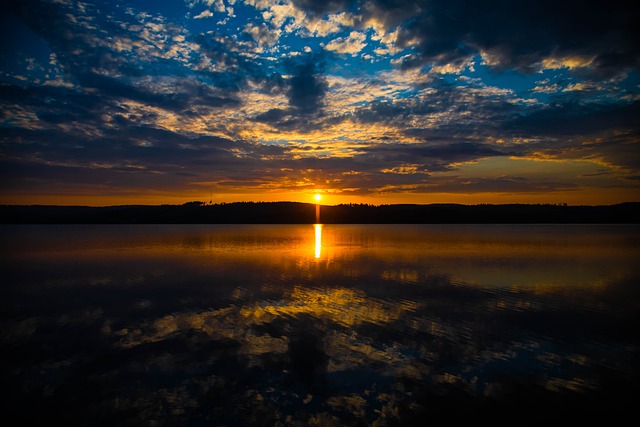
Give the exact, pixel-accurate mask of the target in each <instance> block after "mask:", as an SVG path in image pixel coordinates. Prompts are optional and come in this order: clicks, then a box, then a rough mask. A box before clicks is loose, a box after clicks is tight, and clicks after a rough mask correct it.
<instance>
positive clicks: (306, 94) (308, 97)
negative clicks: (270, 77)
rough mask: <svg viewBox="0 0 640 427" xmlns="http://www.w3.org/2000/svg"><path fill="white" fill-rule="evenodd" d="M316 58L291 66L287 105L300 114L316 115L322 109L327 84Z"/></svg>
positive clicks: (310, 57) (312, 57) (306, 59)
mask: <svg viewBox="0 0 640 427" xmlns="http://www.w3.org/2000/svg"><path fill="white" fill-rule="evenodd" d="M319 64H321V63H320V62H318V58H317V57H316V56H309V57H307V58H305V59H304V61H302V62H299V63H296V64H291V65H289V67H290V68H291V69H292V72H293V75H292V77H291V78H290V79H289V90H288V96H289V105H290V106H291V107H292V108H294V109H295V110H296V111H297V112H299V113H300V114H309V113H316V112H318V111H319V110H320V109H321V108H322V104H323V99H324V95H325V92H326V90H327V83H326V81H325V79H324V77H323V75H322V72H321V69H320V68H321V65H319Z"/></svg>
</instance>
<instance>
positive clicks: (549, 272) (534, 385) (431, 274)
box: [0, 225, 640, 426]
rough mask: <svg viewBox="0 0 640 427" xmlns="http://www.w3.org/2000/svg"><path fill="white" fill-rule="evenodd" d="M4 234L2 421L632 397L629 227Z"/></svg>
mask: <svg viewBox="0 0 640 427" xmlns="http://www.w3.org/2000/svg"><path fill="white" fill-rule="evenodd" d="M0 231H2V236H3V237H2V249H1V253H0V255H1V256H2V286H1V289H0V292H1V294H0V296H1V306H0V308H1V312H0V322H1V323H0V325H1V327H0V333H1V336H0V342H1V345H2V352H1V357H2V373H1V377H0V379H1V387H2V393H3V396H2V399H1V401H2V406H3V407H2V416H1V418H2V419H3V420H6V419H10V420H12V423H11V424H5V425H12V426H13V425H51V424H55V423H56V422H61V423H62V424H61V425H66V426H71V425H87V426H96V425H104V426H118V425H127V426H138V425H149V426H163V425H166V426H238V425H240V426H241V425H265V426H270V425H291V426H306V425H316V426H331V425H358V426H360V425H372V426H390V425H448V424H449V423H450V422H452V421H455V420H459V419H461V418H465V419H468V420H470V421H476V420H490V421H491V422H492V423H494V424H496V423H497V424H510V425H513V424H518V423H528V422H530V421H539V422H548V421H554V420H556V421H557V420H558V417H559V416H562V417H563V419H564V420H573V421H584V420H588V421H593V420H595V419H596V417H602V418H603V419H604V420H606V421H610V422H615V421H616V420H620V419H622V417H623V416H626V415H629V414H631V415H632V416H634V418H635V416H636V412H637V409H636V408H637V402H638V386H639V385H640V381H639V378H640V364H639V358H638V354H639V352H638V343H639V339H638V337H639V332H638V331H639V330H638V327H639V326H640V322H639V316H638V314H639V313H640V280H639V279H640V269H639V266H640V251H639V249H640V239H639V237H640V229H639V228H638V227H637V226H621V225H617V226H613V225H612V226H602V225H597V226H584V225H580V226H571V225H561V226H560V225H558V226H553V225H551V226H550V225H546V226H537V225H508V226H506V225H503V226H500V225H481V226H474V225H446V226H438V225H384V226H376V225H367V226H353V225H348V226H347V225H344V226H341V225H325V226H324V227H322V226H315V227H314V226H312V225H295V226H286V225H285V226H282V225H259V226H255V225H251V226H237V225H234V226H210V225H206V226H202V225H197V226H157V225H154V226H140V225H136V226H4V227H2V228H1V230H0ZM636 419H637V418H636ZM609 425H615V424H609Z"/></svg>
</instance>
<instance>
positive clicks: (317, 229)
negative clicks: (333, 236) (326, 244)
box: [313, 224, 322, 259]
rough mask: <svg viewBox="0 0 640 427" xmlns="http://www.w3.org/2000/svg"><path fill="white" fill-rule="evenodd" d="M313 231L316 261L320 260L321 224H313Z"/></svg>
mask: <svg viewBox="0 0 640 427" xmlns="http://www.w3.org/2000/svg"><path fill="white" fill-rule="evenodd" d="M313 229H314V231H315V252H314V255H315V257H316V259H319V258H320V254H321V253H322V224H314V225H313Z"/></svg>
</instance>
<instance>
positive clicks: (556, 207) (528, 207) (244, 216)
mask: <svg viewBox="0 0 640 427" xmlns="http://www.w3.org/2000/svg"><path fill="white" fill-rule="evenodd" d="M315 206H316V205H315V204H311V203H297V202H234V203H218V204H206V203H204V202H199V201H193V202H187V203H185V204H182V205H123V206H105V207H89V206H43V205H31V206H21V205H4V206H0V215H1V216H0V217H1V218H2V221H1V222H2V223H4V224H312V223H314V222H315ZM320 211H321V213H320V222H322V223H324V224H403V223H404V224H432V223H433V224H446V223H452V224H456V223H469V224H483V223H487V224H496V223H502V224H509V223H582V224H584V223H634V224H635V223H638V222H639V218H640V203H637V202H632V203H631V202H630V203H621V204H616V205H600V206H568V205H566V204H502V205H491V204H479V205H461V204H427V205H417V204H395V205H370V204H353V203H350V204H340V205H335V206H321V209H320Z"/></svg>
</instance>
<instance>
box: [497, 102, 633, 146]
mask: <svg viewBox="0 0 640 427" xmlns="http://www.w3.org/2000/svg"><path fill="white" fill-rule="evenodd" d="M560 101H564V102H558V103H556V104H554V105H551V106H544V107H542V108H539V109H537V110H535V111H530V112H529V114H527V115H522V116H519V117H514V118H513V119H512V120H509V121H506V122H505V123H504V126H503V128H504V129H506V130H509V131H511V132H514V133H519V134H521V135H530V136H539V135H544V136H550V135H553V136H557V137H566V136H571V135H574V136H578V135H580V136H583V137H586V136H590V135H594V134H598V133H600V132H602V131H610V130H612V129H615V130H616V131H618V132H622V131H625V130H627V131H628V130H634V129H635V130H637V129H639V127H640V102H639V101H636V102H633V103H630V104H623V105H620V104H610V103H589V104H585V103H583V102H580V101H579V100H575V99H572V98H569V99H567V100H560Z"/></svg>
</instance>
